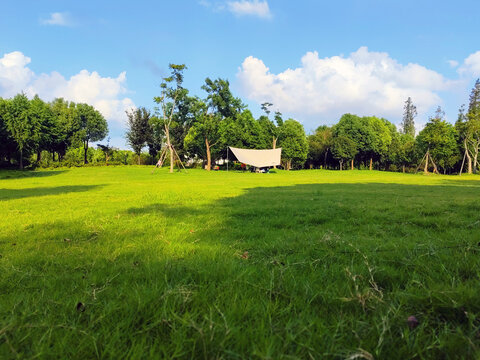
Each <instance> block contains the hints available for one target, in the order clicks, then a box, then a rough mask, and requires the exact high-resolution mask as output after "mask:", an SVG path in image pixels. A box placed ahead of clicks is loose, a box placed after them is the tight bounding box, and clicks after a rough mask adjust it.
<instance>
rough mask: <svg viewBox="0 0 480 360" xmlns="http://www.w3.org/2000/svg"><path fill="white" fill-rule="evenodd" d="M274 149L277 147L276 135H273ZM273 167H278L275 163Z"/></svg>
mask: <svg viewBox="0 0 480 360" xmlns="http://www.w3.org/2000/svg"><path fill="white" fill-rule="evenodd" d="M272 146H273V149H276V148H277V138H276V137H275V136H274V137H273V144H272ZM273 168H274V169H276V168H277V165H273Z"/></svg>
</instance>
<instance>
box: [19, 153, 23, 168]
mask: <svg viewBox="0 0 480 360" xmlns="http://www.w3.org/2000/svg"><path fill="white" fill-rule="evenodd" d="M18 165H19V167H20V170H23V150H20V162H19V164H18Z"/></svg>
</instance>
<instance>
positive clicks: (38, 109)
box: [30, 95, 60, 163]
mask: <svg viewBox="0 0 480 360" xmlns="http://www.w3.org/2000/svg"><path fill="white" fill-rule="evenodd" d="M30 116H31V118H32V119H33V122H34V123H35V124H37V126H38V131H36V132H35V136H34V138H33V139H32V140H33V143H34V148H35V150H36V152H37V163H38V162H40V161H41V154H42V151H43V150H51V149H52V148H53V146H54V144H56V143H57V141H58V137H59V131H60V130H59V129H58V126H57V121H56V117H55V116H54V114H53V111H52V109H51V107H50V106H49V104H47V103H45V102H44V101H43V100H42V99H40V98H39V97H38V95H35V97H34V98H33V99H32V100H31V101H30Z"/></svg>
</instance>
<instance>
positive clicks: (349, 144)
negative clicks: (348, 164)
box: [332, 135, 358, 170]
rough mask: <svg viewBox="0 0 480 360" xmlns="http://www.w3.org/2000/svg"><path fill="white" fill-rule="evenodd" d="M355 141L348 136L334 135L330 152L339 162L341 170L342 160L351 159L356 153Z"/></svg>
mask: <svg viewBox="0 0 480 360" xmlns="http://www.w3.org/2000/svg"><path fill="white" fill-rule="evenodd" d="M357 152H358V149H357V143H356V142H355V141H353V140H352V139H350V138H349V137H348V136H344V135H339V136H335V137H334V138H333V140H332V154H333V157H334V158H335V159H337V160H338V162H339V163H340V170H343V162H344V161H348V160H352V159H354V158H355V155H357Z"/></svg>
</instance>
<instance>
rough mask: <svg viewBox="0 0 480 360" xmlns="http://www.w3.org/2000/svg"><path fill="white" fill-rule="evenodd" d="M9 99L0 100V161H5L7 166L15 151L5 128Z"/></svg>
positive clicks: (14, 146) (15, 147)
mask: <svg viewBox="0 0 480 360" xmlns="http://www.w3.org/2000/svg"><path fill="white" fill-rule="evenodd" d="M10 102H11V100H10V99H2V98H0V139H1V141H0V161H1V160H3V159H6V160H7V161H8V164H10V160H11V158H12V156H13V155H14V153H15V151H16V150H17V146H16V144H15V141H14V139H13V138H12V136H11V135H10V132H9V130H8V127H7V120H8V119H7V117H8V109H9V103H10Z"/></svg>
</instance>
